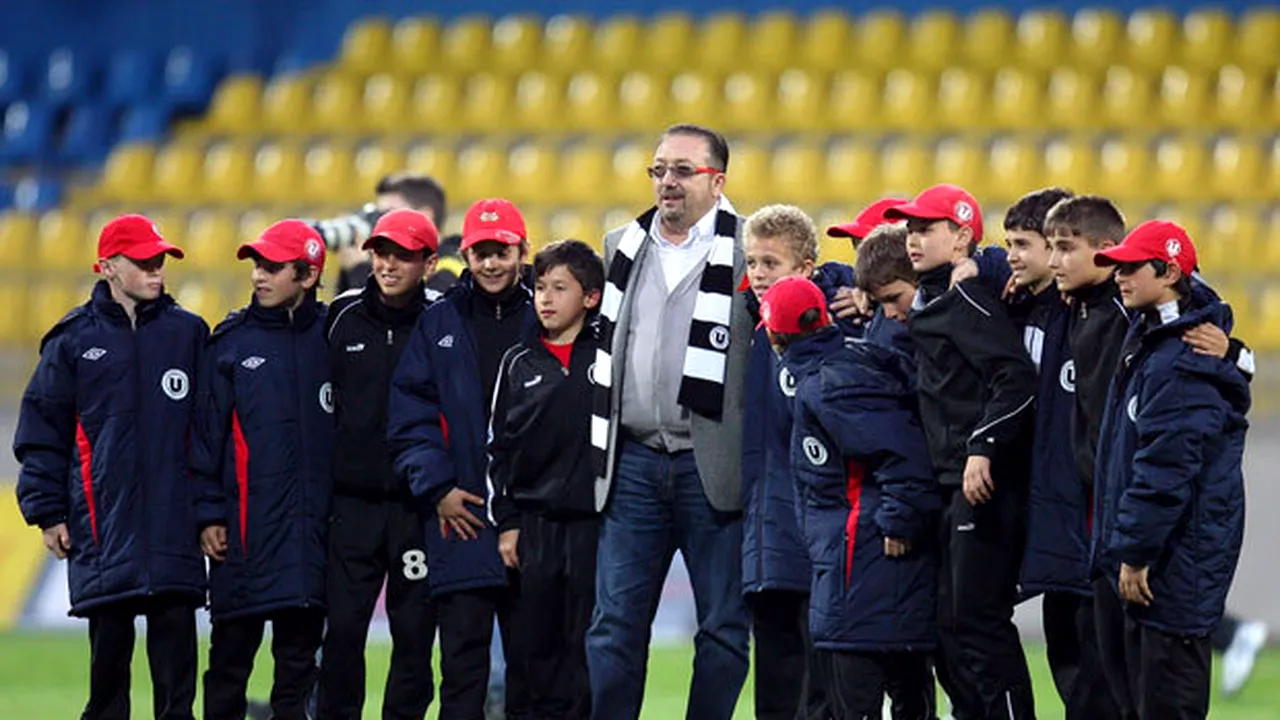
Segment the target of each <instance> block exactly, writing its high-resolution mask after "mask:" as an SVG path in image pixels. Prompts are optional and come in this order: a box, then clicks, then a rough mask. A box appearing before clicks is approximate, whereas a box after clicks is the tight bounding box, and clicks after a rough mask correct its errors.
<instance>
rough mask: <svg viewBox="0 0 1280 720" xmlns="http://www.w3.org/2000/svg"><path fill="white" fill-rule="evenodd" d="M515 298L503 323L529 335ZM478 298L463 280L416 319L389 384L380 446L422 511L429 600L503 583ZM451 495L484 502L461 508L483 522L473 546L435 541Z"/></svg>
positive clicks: (528, 315) (529, 323) (526, 309)
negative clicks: (459, 492) (444, 501)
mask: <svg viewBox="0 0 1280 720" xmlns="http://www.w3.org/2000/svg"><path fill="white" fill-rule="evenodd" d="M520 291H521V292H522V293H524V294H525V301H524V302H523V303H520V304H519V305H518V306H517V307H516V308H514V310H513V312H515V313H516V315H511V316H509V318H510V320H515V321H517V322H518V323H519V325H520V337H523V336H525V335H527V334H529V333H533V332H535V331H536V328H535V325H536V324H537V317H536V315H535V314H534V312H533V304H532V302H530V301H529V298H531V297H532V290H530V289H529V287H528V286H527V285H526V284H524V283H522V284H521V286H520ZM477 292H479V291H477V290H475V289H474V288H473V284H472V281H471V279H470V274H469V273H464V274H463V278H462V279H461V280H459V281H458V283H457V284H456V285H454V286H453V287H452V288H450V289H449V292H448V293H446V294H445V296H444V299H442V300H440V301H439V302H436V303H435V304H434V305H432V306H431V307H429V308H427V309H426V310H425V311H423V313H422V317H420V318H418V324H417V326H416V327H415V328H414V330H413V335H412V336H411V337H410V338H409V344H408V345H407V346H406V347H405V349H404V354H403V355H402V356H401V358H400V364H399V365H398V366H397V367H396V371H395V374H394V375H393V376H392V379H391V400H390V405H389V414H388V418H387V440H388V443H389V445H390V448H391V453H392V456H393V457H395V467H396V471H397V472H399V473H400V474H401V475H403V476H404V477H406V478H407V479H408V481H409V489H410V490H411V491H412V493H413V495H414V497H415V498H418V500H419V501H420V502H421V503H422V504H423V507H422V512H423V517H424V519H425V521H426V525H427V526H426V538H427V567H428V571H429V577H430V581H431V592H432V594H433V595H436V596H439V595H444V594H447V593H451V592H457V591H461V590H468V589H474V588H483V587H501V586H503V585H505V584H506V582H507V580H506V568H505V567H504V566H503V564H502V560H501V558H500V556H499V555H498V536H497V531H496V523H495V522H494V517H493V511H492V507H491V503H492V502H493V495H494V488H493V484H492V483H491V482H490V481H489V476H488V467H489V463H488V458H487V454H486V447H487V445H488V432H489V420H488V416H489V398H486V397H484V385H483V382H482V379H481V376H480V360H479V355H478V352H477V346H476V338H475V334H474V332H473V328H474V321H473V318H472V316H473V313H474V312H475V303H473V302H472V295H473V294H475V293H477ZM455 487H459V488H462V489H463V490H466V491H467V492H469V493H471V494H473V495H478V496H479V497H482V498H484V499H485V505H484V507H476V506H473V505H468V506H467V509H468V510H470V511H471V513H472V514H474V515H475V516H476V517H478V518H480V519H482V520H484V521H485V527H484V528H482V529H480V530H479V531H478V533H477V534H478V537H477V538H476V539H475V540H464V539H462V538H459V537H457V536H456V535H454V534H453V533H450V534H449V535H448V537H441V534H440V523H439V519H438V517H437V515H436V503H437V502H439V500H440V499H441V498H443V497H444V496H445V495H446V494H447V493H448V492H449V491H450V490H452V489H453V488H455Z"/></svg>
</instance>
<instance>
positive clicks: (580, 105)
mask: <svg viewBox="0 0 1280 720" xmlns="http://www.w3.org/2000/svg"><path fill="white" fill-rule="evenodd" d="M616 100H617V90H616V88H615V86H614V81H613V79H612V78H608V77H604V76H602V75H600V74H599V73H595V72H591V71H585V72H580V73H577V74H575V75H574V76H573V77H571V78H569V84H568V85H567V86H566V87H565V97H564V113H563V115H562V117H561V118H560V122H562V123H564V124H565V126H566V127H567V128H568V129H570V130H604V129H606V128H610V127H612V126H613V125H614V116H613V107H614V102H615V101H616Z"/></svg>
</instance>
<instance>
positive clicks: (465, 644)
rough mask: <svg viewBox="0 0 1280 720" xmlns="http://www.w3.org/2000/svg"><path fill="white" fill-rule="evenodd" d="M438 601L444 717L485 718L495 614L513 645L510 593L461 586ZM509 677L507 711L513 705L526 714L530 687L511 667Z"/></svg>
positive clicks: (459, 719)
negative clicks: (490, 647) (464, 588)
mask: <svg viewBox="0 0 1280 720" xmlns="http://www.w3.org/2000/svg"><path fill="white" fill-rule="evenodd" d="M435 602H436V617H437V620H438V622H439V627H440V720H483V719H484V703H485V698H486V697H487V695H488V690H489V645H490V643H491V641H492V640H493V620H494V618H495V617H496V618H497V619H498V625H499V629H500V631H501V632H502V635H503V637H502V641H503V648H504V650H505V649H506V648H509V647H510V646H511V643H510V629H511V622H510V618H511V594H510V591H509V590H508V588H505V587H504V588H481V589H478V590H462V591H459V592H453V593H448V594H447V595H443V596H440V597H437V598H436V599H435ZM508 652H509V651H508ZM509 667H510V665H508V668H509ZM506 681H507V697H506V712H507V713H508V714H510V713H511V712H512V709H513V708H514V710H515V712H517V713H519V712H527V707H528V705H529V688H528V686H527V685H526V684H525V683H524V677H523V676H522V675H520V674H519V673H512V672H510V670H509V669H508V672H507V675H506Z"/></svg>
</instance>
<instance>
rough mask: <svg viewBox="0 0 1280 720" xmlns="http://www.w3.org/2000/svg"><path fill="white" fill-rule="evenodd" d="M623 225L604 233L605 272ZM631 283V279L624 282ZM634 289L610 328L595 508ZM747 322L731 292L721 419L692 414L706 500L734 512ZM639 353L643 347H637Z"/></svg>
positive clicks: (612, 461)
mask: <svg viewBox="0 0 1280 720" xmlns="http://www.w3.org/2000/svg"><path fill="white" fill-rule="evenodd" d="M745 222H746V218H743V217H741V216H739V217H738V230H737V232H736V233H735V234H736V235H737V237H738V241H739V242H738V245H737V246H736V247H734V250H733V277H734V287H735V288H736V287H737V283H740V282H741V281H742V277H743V275H745V274H746V272H747V260H746V255H745V253H744V252H743V250H742V242H741V241H742V227H743V225H744V224H745ZM625 230H626V226H623V227H620V228H617V229H616V230H612V231H610V232H609V233H608V234H606V235H605V236H604V264H605V269H606V273H607V271H608V268H609V265H610V263H612V262H613V254H614V252H616V251H617V249H618V243H619V242H620V241H621V239H622V234H623V232H624V231H625ZM652 245H653V243H652V242H648V241H646V242H644V243H643V244H641V246H640V250H639V252H638V253H637V254H636V261H635V263H634V264H633V265H632V267H631V274H632V277H633V278H634V277H635V275H636V272H637V271H638V270H639V269H640V266H641V264H642V263H644V262H646V261H647V258H648V256H649V250H650V248H651V247H652ZM628 285H630V282H628ZM635 296H636V294H635V293H634V292H629V293H626V294H625V295H624V296H623V300H622V307H621V308H620V309H619V311H618V323H617V326H616V327H615V328H614V331H613V349H612V355H613V388H612V391H613V402H612V417H611V418H610V426H611V428H612V431H611V434H610V437H609V464H608V470H607V471H606V473H605V478H604V486H603V487H597V492H596V505H597V509H603V506H604V503H605V501H606V500H607V499H608V497H609V488H610V487H611V486H612V484H613V475H614V473H615V472H616V471H617V468H618V457H617V451H618V429H619V426H620V425H621V413H622V376H623V372H622V368H623V363H624V362H626V358H627V352H628V350H629V349H630V348H628V347H627V335H628V330H629V329H630V323H631V313H632V311H633V310H634V309H635V308H633V307H632V303H633V302H634V299H635ZM754 329H755V328H754V327H752V322H751V314H750V313H749V312H748V311H747V300H746V297H745V296H744V295H743V294H742V293H740V292H735V293H734V294H733V304H732V315H731V319H730V322H729V333H730V334H729V337H730V340H729V359H728V367H727V368H726V369H725V387H724V414H723V417H722V419H721V420H711V419H709V418H705V417H702V416H701V415H698V414H697V413H693V419H692V434H693V456H694V460H695V461H697V463H698V474H699V475H700V476H701V477H702V489H703V491H704V492H706V494H707V500H709V501H710V502H711V506H712V507H714V508H715V509H717V510H722V511H725V512H737V511H739V510H741V509H742V403H743V399H744V395H745V394H746V393H745V390H746V387H745V385H746V376H747V357H748V356H749V355H750V351H751V335H752V332H753V330H754ZM640 351H641V352H644V351H645V349H643V348H641V349H640Z"/></svg>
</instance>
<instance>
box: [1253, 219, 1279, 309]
mask: <svg viewBox="0 0 1280 720" xmlns="http://www.w3.org/2000/svg"><path fill="white" fill-rule="evenodd" d="M1260 230H1261V233H1260V235H1259V237H1258V240H1259V243H1260V244H1261V245H1262V248H1263V252H1262V266H1261V267H1260V268H1257V269H1259V270H1262V271H1263V272H1266V273H1268V274H1271V273H1275V272H1277V271H1280V208H1278V207H1276V206H1274V205H1273V206H1271V208H1270V209H1269V210H1267V211H1265V212H1264V213H1263V218H1262V227H1261V228H1260ZM1271 277H1273V278H1274V277H1275V276H1274V275H1271ZM1276 312H1280V308H1277V309H1276Z"/></svg>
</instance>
